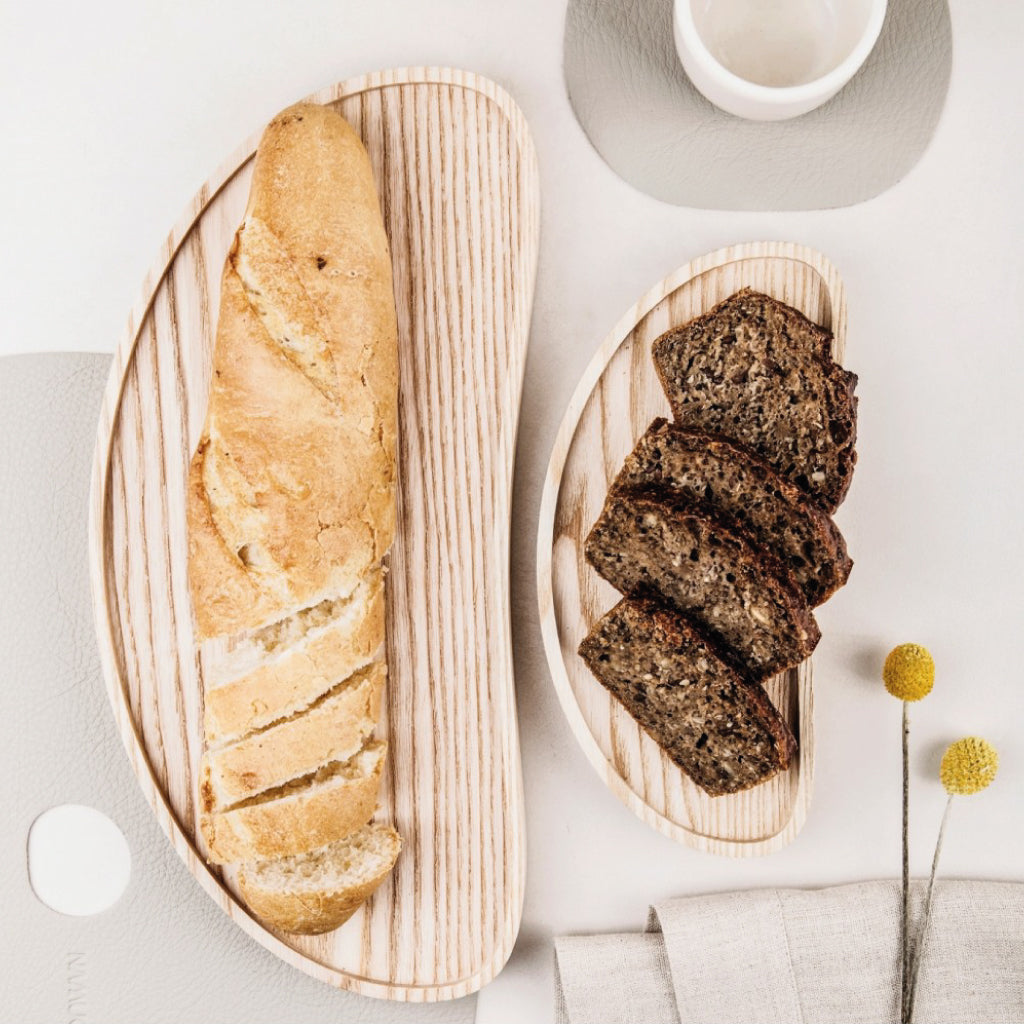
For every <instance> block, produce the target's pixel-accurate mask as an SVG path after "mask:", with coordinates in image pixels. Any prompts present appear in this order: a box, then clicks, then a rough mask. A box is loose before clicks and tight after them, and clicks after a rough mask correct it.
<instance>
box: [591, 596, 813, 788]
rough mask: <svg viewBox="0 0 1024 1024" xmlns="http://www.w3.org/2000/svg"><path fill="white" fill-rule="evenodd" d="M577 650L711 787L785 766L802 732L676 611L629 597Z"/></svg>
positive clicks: (747, 782) (763, 776) (742, 784)
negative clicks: (795, 733) (796, 735)
mask: <svg viewBox="0 0 1024 1024" xmlns="http://www.w3.org/2000/svg"><path fill="white" fill-rule="evenodd" d="M579 651H580V655H581V656H582V657H583V659H584V661H586V663H587V665H588V666H589V667H590V671H591V672H593V673H594V675H595V676H596V677H597V679H598V681H599V682H600V683H601V684H602V685H603V686H605V687H606V688H607V690H608V691H609V692H610V693H611V694H612V696H613V697H615V698H616V700H618V701H619V702H620V703H621V704H622V705H623V706H624V707H625V709H626V710H627V711H628V712H629V713H630V714H631V715H632V716H633V718H635V719H636V720H637V722H639V724H640V725H641V726H642V727H643V728H644V730H645V731H646V732H647V733H648V734H649V735H650V736H651V738H652V739H653V740H654V741H655V742H656V743H657V744H658V745H659V746H660V747H661V748H662V749H663V750H664V751H665V753H666V754H668V756H669V757H670V758H671V759H672V760H673V761H674V762H675V763H676V764H677V765H679V767H680V768H682V770H683V771H684V772H686V774H687V775H688V776H689V777H690V778H691V779H693V781H694V782H696V783H697V785H698V786H700V787H701V788H702V789H703V790H705V791H706V792H708V793H710V794H711V795H712V796H722V795H724V794H726V793H737V792H739V791H740V790H744V789H749V788H750V787H751V786H756V785H758V784H760V783H762V782H764V781H766V780H767V779H770V778H771V777H772V776H773V775H776V774H777V773H778V772H780V771H782V770H784V769H785V768H788V767H789V763H790V759H791V757H792V755H793V753H794V751H795V750H796V741H795V740H794V739H793V736H792V733H790V731H789V728H788V727H787V726H786V723H785V722H784V721H783V720H782V718H781V717H780V715H779V713H778V712H777V711H776V710H775V708H774V707H773V706H772V703H771V701H770V700H769V699H768V697H767V696H766V694H765V692H764V690H763V689H762V688H761V686H760V684H759V683H758V682H757V680H755V679H752V678H750V677H747V676H745V675H744V674H743V673H741V672H738V671H737V670H736V669H735V668H733V667H732V666H731V665H730V664H729V663H728V662H727V661H726V660H725V659H724V658H723V657H722V656H721V655H720V653H719V652H718V650H717V649H716V647H715V645H714V643H713V642H712V641H711V640H710V639H709V638H708V637H707V635H706V634H705V633H704V632H703V631H702V630H701V629H699V628H698V627H697V626H696V625H695V624H694V623H693V622H692V621H690V620H688V619H687V618H685V617H684V616H682V615H680V614H679V613H678V612H675V611H673V610H671V609H668V608H665V607H664V606H662V605H660V604H659V603H658V602H656V601H653V600H649V599H633V598H627V599H626V600H623V601H620V602H619V603H618V604H617V605H616V606H615V607H614V608H613V609H612V610H611V611H610V612H609V613H608V614H607V615H605V616H604V618H602V619H601V620H600V621H599V622H598V623H597V624H596V625H595V626H594V628H593V629H592V630H591V631H590V635H589V636H587V638H586V639H585V640H584V641H583V642H582V643H581V644H580V649H579Z"/></svg>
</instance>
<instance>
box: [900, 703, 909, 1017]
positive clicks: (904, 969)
mask: <svg viewBox="0 0 1024 1024" xmlns="http://www.w3.org/2000/svg"><path fill="white" fill-rule="evenodd" d="M909 709H910V705H909V704H908V702H907V701H904V702H903V929H902V935H901V936H900V937H901V939H902V946H903V958H902V960H901V961H900V1021H901V1022H902V1024H907V1021H908V1020H909V1018H908V1016H907V987H908V984H909V981H910V977H909V976H910V754H909V746H910V740H909V737H910V710H909Z"/></svg>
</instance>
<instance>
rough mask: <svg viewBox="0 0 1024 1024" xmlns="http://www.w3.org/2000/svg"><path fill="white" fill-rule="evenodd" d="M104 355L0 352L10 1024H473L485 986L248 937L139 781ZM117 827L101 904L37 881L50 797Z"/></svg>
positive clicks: (1, 731)
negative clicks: (339, 972)
mask: <svg viewBox="0 0 1024 1024" xmlns="http://www.w3.org/2000/svg"><path fill="white" fill-rule="evenodd" d="M109 366H110V357H109V356H106V355H97V354H64V353H61V354H51V355H33V356H8V357H4V358H0V666H2V669H0V671H2V680H0V682H2V685H0V773H2V776H3V778H4V781H5V785H4V796H3V804H2V807H3V810H2V817H0V821H2V823H3V828H2V829H0V897H2V901H3V909H4V922H3V924H2V925H0V963H2V965H3V970H2V971H0V1021H2V1022H3V1024H8V1022H14V1021H18V1022H19V1024H53V1022H54V1021H74V1022H78V1024H86V1022H88V1024H158V1022H167V1024H183V1022H184V1021H194V1022H196V1024H329V1022H335V1024H336V1022H345V1024H357V1022H370V1024H373V1022H380V1024H383V1022H390V1024H398V1022H401V1021H410V1022H412V1021H415V1022H428V1021H434V1022H438V1024H441V1022H452V1024H470V1022H471V1021H472V1020H473V1018H474V1016H475V1013H476V998H475V997H472V996H471V997H469V998H466V999H460V1000H457V1001H454V1002H448V1003H434V1004H431V1005H413V1004H408V1003H404V1004H403V1003H394V1002H386V1001H384V1000H380V999H370V998H367V997H365V996H358V995H354V994H352V993H349V992H342V991H340V990H338V989H336V988H333V987H331V986H330V985H326V984H324V983H322V982H319V981H315V980H314V979H313V978H310V977H309V976H308V975H305V974H303V973H301V972H300V971H299V970H297V969H296V968H294V967H291V966H289V965H288V964H285V963H284V962H283V961H282V960H280V959H278V958H277V957H275V956H274V955H273V954H272V953H270V952H268V951H267V950H265V949H264V948H263V947H262V946H260V945H258V944H257V943H256V942H255V941H254V940H252V939H250V938H249V937H248V936H247V935H246V934H245V933H244V932H243V931H242V930H241V929H240V928H238V927H237V926H236V925H235V924H233V923H232V922H231V920H230V919H229V918H228V916H227V915H226V914H224V913H223V912H222V911H221V910H220V909H219V908H218V907H217V906H215V905H214V903H213V901H212V900H210V899H209V897H207V895H206V894H205V893H204V892H203V891H202V889H201V888H200V887H199V884H198V882H196V881H195V879H194V878H193V877H192V876H191V875H190V874H189V872H188V870H187V869H186V868H185V865H184V864H183V863H182V861H181V859H180V858H179V857H178V855H177V854H176V853H175V852H174V850H173V849H172V848H171V844H170V841H169V840H168V839H167V837H166V836H165V835H164V833H163V832H162V831H161V829H160V827H159V825H157V823H156V819H155V818H154V816H153V813H152V812H151V811H150V809H149V805H148V804H147V803H146V801H145V799H144V798H143V796H142V792H141V790H140V789H139V786H138V783H137V782H136V781H135V776H134V775H133V774H132V771H131V768H130V767H129V764H128V756H127V754H126V753H125V751H124V748H123V746H122V745H121V740H120V737H119V736H118V734H117V730H116V728H115V726H114V718H113V713H112V712H111V710H110V706H109V703H108V701H107V696H106V692H105V689H104V684H103V679H102V675H101V671H100V666H99V654H98V652H97V649H96V639H95V637H96V633H95V629H94V627H93V621H92V610H91V605H90V597H89V583H88V578H89V577H88V558H87V550H88V549H87V531H86V521H87V514H88V496H89V471H90V467H91V462H92V456H93V448H94V445H95V439H96V420H97V416H98V413H99V406H100V396H101V394H102V391H103V387H104V385H105V383H106V379H107V373H108V370H109ZM62 803H83V804H88V805H91V806H93V807H96V808H97V809H99V810H100V811H102V812H103V813H105V814H106V815H107V816H108V817H110V818H112V819H113V820H114V822H115V823H116V824H117V825H118V826H119V827H120V829H121V831H122V832H124V834H125V837H126V838H127V840H128V845H129V848H130V850H131V857H132V865H131V881H130V882H129V883H128V888H127V890H126V891H125V893H124V894H123V895H122V897H121V899H120V900H119V901H118V902H117V903H116V904H115V905H114V906H113V907H111V908H110V909H109V910H106V911H104V912H103V913H101V914H97V915H95V916H93V917H65V916H64V915H62V914H58V913H56V912H55V911H53V910H50V909H49V908H48V907H46V906H44V905H43V904H42V903H41V902H40V901H39V900H38V899H36V897H35V894H34V893H33V892H32V888H31V886H30V884H29V879H28V870H27V864H26V850H25V841H26V836H27V833H28V830H29V827H30V826H31V824H32V822H33V820H34V819H35V818H36V816H37V815H39V814H41V813H42V812H43V811H45V810H47V808H49V807H52V806H53V805H54V804H62Z"/></svg>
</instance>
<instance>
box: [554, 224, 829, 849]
mask: <svg viewBox="0 0 1024 1024" xmlns="http://www.w3.org/2000/svg"><path fill="white" fill-rule="evenodd" d="M745 286H749V287H751V288H756V289H758V290H759V291H763V292H766V293H767V294H769V295H772V296H774V297H775V298H777V299H781V300H782V301H783V302H787V303H789V304H790V305H792V306H795V307H796V308H797V309H799V310H801V311H802V312H803V313H804V314H805V315H806V316H807V317H809V318H810V319H811V320H814V321H815V322H817V323H819V324H821V325H822V326H824V327H827V328H828V329H829V330H831V331H832V332H833V334H834V335H835V353H834V354H835V356H836V358H837V359H842V356H843V347H844V343H845V338H846V300H845V297H844V292H843V284H842V281H841V280H840V278H839V275H838V274H837V273H836V270H835V268H834V267H833V266H832V265H831V264H830V263H829V262H828V260H826V259H825V257H824V256H822V255H821V254H820V253H817V252H815V251H814V250H812V249H808V248H806V247H804V246H799V245H793V244H790V243H783V242H759V243H751V244H747V245H736V246H731V247H729V248H727V249H721V250H719V251H718V252H714V253H711V254H710V255H707V256H703V257H701V258H700V259H697V260H694V261H693V262H692V263H688V264H687V265H686V266H685V267H682V268H680V269H679V270H677V271H676V272H675V273H674V274H671V275H670V276H669V277H667V278H666V279H665V280H664V281H662V282H661V283H660V284H658V285H656V286H655V287H654V288H652V289H651V290H650V291H649V292H648V293H647V294H646V295H644V296H643V298H641V299H640V301H639V302H637V304H636V305H635V306H634V307H633V308H632V309H630V310H629V311H628V312H627V313H626V315H625V316H624V317H623V318H622V319H621V320H620V321H619V323H618V324H617V325H616V326H615V328H614V329H613V330H612V332H611V334H609V335H608V337H607V338H606V339H605V340H604V342H603V343H602V344H601V347H600V348H599V349H598V351H597V353H596V354H595V356H594V358H593V360H592V361H591V363H590V365H589V366H588V367H587V370H586V372H585V373H584V375H583V379H582V380H581V381H580V383H579V385H578V387H577V388H576V391H575V393H574V394H573V397H572V400H571V401H570V403H569V408H568V410H567V411H566V414H565V418H564V419H563V421H562V426H561V429H560V430H559V433H558V438H557V440H556V442H555V448H554V452H553V453H552V456H551V462H550V465H549V467H548V474H547V479H546V481H545V485H544V493H543V497H542V499H541V513H540V527H539V533H538V538H537V587H538V596H539V602H540V614H541V628H542V631H543V635H544V646H545V650H546V652H547V658H548V664H549V666H550V668H551V674H552V678H553V679H554V683H555V689H556V690H557V692H558V697H559V699H560V701H561V704H562V708H563V710H564V711H565V714H566V716H567V718H568V719H569V724H570V726H571V727H572V730H573V732H574V733H575V735H576V738H577V739H578V740H579V742H580V745H581V746H582V747H583V750H584V751H585V753H586V755H587V757H588V759H589V760H590V762H591V764H592V765H593V766H594V768H595V769H597V772H598V774H599V775H600V776H601V778H602V779H603V780H604V782H605V784H606V785H607V786H608V787H609V788H610V789H611V790H612V792H614V793H615V794H616V796H618V797H619V799H621V800H622V801H623V803H625V804H626V806H627V807H629V808H630V809H631V810H632V811H633V812H634V813H635V814H637V815H638V816H639V817H640V818H642V819H643V820H644V821H646V822H647V823H648V824H649V825H652V826H653V827H654V828H656V829H658V830H659V831H661V832H663V833H665V835H668V836H671V837H672V838H673V839H675V840H677V841H678V842H681V843H685V844H686V845H688V846H693V847H696V848H697V849H700V850H706V851H708V852H711V853H720V854H729V855H731V856H739V857H744V856H753V855H757V854H764V853H770V852H772V851H774V850H777V849H780V848H781V847H783V846H785V845H786V844H787V843H789V842H790V841H791V840H792V839H793V838H794V836H796V834H797V833H798V832H799V831H800V828H801V826H802V825H803V823H804V820H805V818H806V815H807V807H808V804H809V803H810V799H811V790H812V788H813V781H814V732H813V715H812V712H813V705H812V687H811V662H810V659H808V660H807V661H806V662H804V663H803V664H802V665H801V666H800V667H799V668H797V669H794V670H791V671H789V672H786V673H783V674H781V675H779V676H777V677H776V678H775V679H772V680H771V681H770V682H769V683H768V684H767V687H766V689H767V691H768V694H769V696H770V697H771V698H772V700H773V701H774V703H775V705H776V706H777V707H778V709H779V711H780V712H781V713H782V715H783V717H785V718H786V720H787V722H788V723H789V725H790V728H791V729H792V730H793V733H794V735H795V736H796V737H797V739H798V741H799V743H800V754H799V757H798V758H797V759H796V760H795V763H794V764H793V766H792V767H791V768H790V770H789V771H788V772H786V773H784V774H782V775H779V776H776V778H775V779H772V780H770V781H769V782H767V783H764V784H763V785H761V786H758V787H756V788H754V789H752V790H748V791H747V792H745V793H739V794H736V795H735V796H722V797H709V796H708V795H707V794H706V793H704V792H703V790H701V789H700V788H699V787H697V786H696V785H694V784H693V783H692V782H691V781H690V780H689V779H688V778H687V777H686V776H685V775H684V774H683V773H682V772H681V771H680V770H679V768H678V767H677V766H676V765H675V764H674V763H673V762H672V761H670V760H669V759H668V757H666V756H665V754H664V753H663V752H662V751H661V749H660V748H659V747H658V746H657V744H656V743H655V742H654V741H653V740H652V739H651V738H650V737H649V736H648V735H647V734H646V733H645V732H643V730H642V729H641V728H640V727H639V726H638V725H637V724H636V722H635V721H634V720H633V719H632V718H631V717H630V716H629V714H628V713H627V712H626V710H625V709H624V708H623V707H622V706H621V705H620V704H619V703H618V702H617V701H615V700H614V699H613V698H612V697H611V696H610V695H609V693H608V691H607V690H605V689H604V687H602V686H601V684H600V683H598V681H597V680H596V679H595V678H594V677H593V676H592V675H591V674H590V671H589V670H588V669H587V667H586V665H585V664H584V662H583V660H582V658H580V657H579V655H578V654H577V653H576V649H577V647H578V646H579V643H580V641H581V640H582V639H583V637H584V636H586V634H587V633H588V632H589V630H590V627H591V626H592V625H593V624H594V622H596V621H597V619H598V618H600V617H601V616H602V615H603V614H604V613H605V612H606V611H608V609H609V608H611V607H612V605H614V604H615V602H616V601H617V600H618V599H619V596H620V595H619V594H618V593H617V592H616V591H615V590H614V589H613V588H612V587H611V586H610V585H609V584H607V583H606V582H605V581H604V580H602V579H601V578H600V577H599V576H598V575H597V573H596V572H594V570H593V569H591V568H590V566H589V565H588V564H587V562H586V560H585V558H584V555H583V544H584V541H585V539H586V536H587V534H588V533H589V532H590V528H591V527H592V526H593V524H594V522H595V521H596V519H597V517H598V515H599V513H600V511H601V506H602V504H603V503H604V499H605V496H606V494H607V492H608V487H609V485H610V483H611V481H612V480H613V479H614V477H615V475H616V474H617V473H618V471H619V469H620V468H621V467H622V462H623V459H624V458H625V457H626V455H627V454H628V453H629V452H630V451H631V450H632V448H633V445H634V444H635V443H636V441H637V439H638V438H639V437H640V435H641V434H642V433H643V432H644V431H645V430H646V429H647V427H648V425H649V424H650V422H651V420H652V419H654V418H655V417H656V416H667V417H669V418H671V411H670V410H669V406H668V400H667V399H666V397H665V394H664V392H663V391H662V389H661V385H660V383H659V382H658V378H657V374H656V373H655V370H654V363H653V361H652V359H651V343H652V342H653V341H654V339H655V338H657V337H658V336H659V335H660V334H662V333H663V332H664V331H667V330H668V329H669V328H670V327H673V326H675V325H678V324H682V323H684V322H685V321H687V320H689V319H691V318H692V317H695V316H699V315H700V314H701V313H704V312H706V311H707V310H709V309H710V308H711V307H712V306H714V305H715V304H716V303H718V302H720V301H721V300H722V299H725V298H727V297H728V296H729V295H731V294H732V293H733V292H735V291H737V290H738V289H740V288H743V287H745Z"/></svg>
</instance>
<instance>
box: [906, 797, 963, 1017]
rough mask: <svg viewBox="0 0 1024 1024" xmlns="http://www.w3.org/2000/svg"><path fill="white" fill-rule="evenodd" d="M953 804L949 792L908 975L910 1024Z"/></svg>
mask: <svg viewBox="0 0 1024 1024" xmlns="http://www.w3.org/2000/svg"><path fill="white" fill-rule="evenodd" d="M952 806H953V794H952V793H950V795H949V799H948V800H947V801H946V809H945V810H944V811H943V812H942V824H941V825H939V838H938V839H937V840H936V841H935V856H934V857H933V858H932V873H931V877H930V878H929V879H928V895H927V896H926V897H925V901H924V920H923V921H922V922H921V929H920V931H919V933H918V936H919V937H918V940H917V948H916V949H915V951H914V953H915V956H914V962H913V967H912V969H911V976H910V990H909V991H908V992H907V1019H906V1024H910V1022H911V1021H912V1020H913V1017H914V996H915V995H916V994H917V977H918V975H919V974H920V973H921V961H922V960H923V959H924V951H925V945H926V944H927V942H928V926H929V925H930V924H931V922H932V896H933V894H934V892H935V873H936V872H937V871H938V869H939V854H941V853H942V840H943V838H944V837H945V835H946V822H947V821H949V811H950V808H951V807H952Z"/></svg>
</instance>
